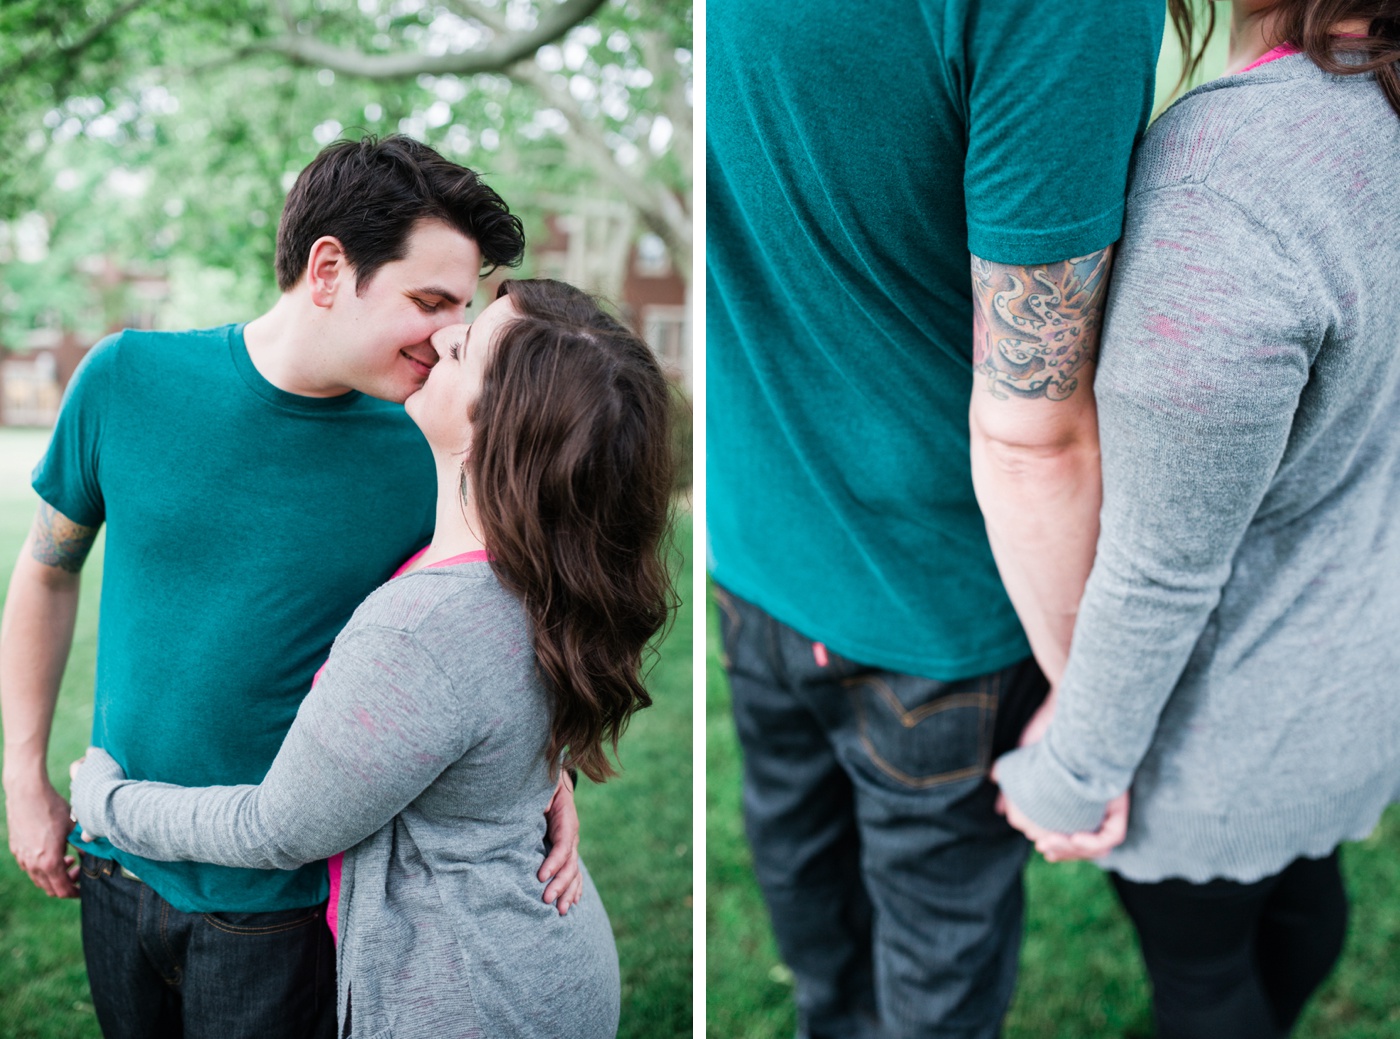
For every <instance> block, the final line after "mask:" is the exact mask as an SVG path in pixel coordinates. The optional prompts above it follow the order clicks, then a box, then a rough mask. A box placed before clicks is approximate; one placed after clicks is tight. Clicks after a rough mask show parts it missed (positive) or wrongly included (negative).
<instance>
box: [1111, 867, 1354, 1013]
mask: <svg viewBox="0 0 1400 1039" xmlns="http://www.w3.org/2000/svg"><path fill="white" fill-rule="evenodd" d="M1111 877H1112V880H1113V886H1114V888H1115V889H1117V891H1118V897H1119V899H1120V900H1121V901H1122V903H1123V907H1124V908H1125V909H1127V911H1128V915H1129V916H1130V917H1132V920H1133V923H1134V924H1135V925H1137V931H1138V939H1139V941H1140V942H1141V943H1142V958H1143V960H1144V961H1145V962H1146V964H1147V973H1148V975H1149V976H1150V977H1151V979H1152V993H1153V999H1152V1004H1153V1016H1154V1017H1155V1018H1156V1021H1157V1039H1219V1037H1222V1036H1228V1037H1230V1039H1281V1037H1283V1036H1286V1035H1287V1034H1288V1033H1289V1030H1290V1029H1292V1027H1293V1023H1294V1022H1295V1021H1296V1020H1297V1019H1298V1014H1299V1013H1300V1012H1301V1011H1302V1009H1303V1004H1304V1003H1306V1002H1307V1000H1308V997H1309V996H1311V995H1312V993H1313V992H1314V991H1315V990H1316V989H1317V987H1318V985H1320V984H1322V980H1323V979H1324V978H1325V977H1327V974H1328V972H1330V971H1331V970H1332V967H1333V966H1334V965H1335V964H1336V962H1337V958H1338V956H1340V955H1341V952H1342V943H1343V941H1344V940H1345V938H1346V928H1347V896H1346V890H1345V888H1344V887H1343V886H1342V875H1341V871H1340V870H1339V869H1338V864H1337V853H1336V852H1335V851H1333V852H1332V854H1331V855H1329V856H1327V858H1325V859H1296V860H1294V861H1293V863H1292V864H1291V865H1289V866H1288V867H1286V868H1285V869H1284V870H1283V872H1281V873H1277V874H1275V875H1274V876H1272V877H1265V878H1264V879H1263V880H1260V881H1256V882H1255V883H1253V884H1239V883H1235V882H1234V881H1230V880H1212V881H1210V882H1209V883H1206V884H1191V883H1188V882H1187V881H1184V880H1165V881H1162V882H1161V883H1157V884H1138V883H1135V882H1133V881H1130V880H1124V879H1123V878H1122V877H1120V876H1117V875H1116V874H1111Z"/></svg>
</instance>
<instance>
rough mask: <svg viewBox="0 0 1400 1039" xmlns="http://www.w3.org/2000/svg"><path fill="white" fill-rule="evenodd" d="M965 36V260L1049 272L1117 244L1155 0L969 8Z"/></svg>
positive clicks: (1159, 11) (1007, 0)
mask: <svg viewBox="0 0 1400 1039" xmlns="http://www.w3.org/2000/svg"><path fill="white" fill-rule="evenodd" d="M966 17H967V25H966V27H965V43H964V47H965V61H966V68H965V73H964V75H965V84H966V85H965V89H966V91H967V134H968V141H967V165H966V172H965V174H964V182H963V187H964V193H965V196H966V202H967V234H968V250H969V251H970V252H972V253H973V254H975V255H977V256H980V257H982V258H983V259H985V260H991V261H993V262H995V263H1008V264H1040V263H1052V262H1054V261H1057V260H1064V259H1068V258H1069V257H1072V256H1082V255H1085V254H1087V253H1091V252H1095V251H1097V250H1099V249H1102V248H1104V247H1106V246H1108V245H1111V244H1112V243H1114V242H1115V241H1117V240H1118V238H1119V236H1120V235H1121V234H1122V228H1123V201H1124V197H1125V195H1126V193H1127V183H1128V167H1129V162H1130V160H1131V157H1132V150H1133V146H1134V144H1135V142H1136V141H1137V139H1138V138H1139V137H1140V136H1141V134H1142V132H1143V130H1144V129H1145V128H1146V126H1147V120H1148V116H1149V115H1150V114H1151V110H1152V101H1153V95H1154V91H1155V85H1156V66H1157V55H1158V51H1159V50H1160V48H1161V43H1162V30H1163V25H1164V22H1165V11H1164V5H1163V4H1162V3H1161V0H1154V2H1146V0H1117V2H1115V3H1112V4H1101V5H1096V6H1095V8H1094V13H1093V15H1092V16H1088V15H1086V14H1085V11H1084V8H1083V7H1082V6H1081V5H1079V4H1047V3H1043V2H1039V0H1000V2H998V3H995V4H979V3H975V2H974V3H971V4H970V5H969V8H968V13H967V15H966Z"/></svg>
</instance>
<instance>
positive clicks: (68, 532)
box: [30, 502, 97, 574]
mask: <svg viewBox="0 0 1400 1039" xmlns="http://www.w3.org/2000/svg"><path fill="white" fill-rule="evenodd" d="M32 533H33V535H34V545H33V548H32V549H31V550H30V554H31V555H33V556H34V558H35V559H37V560H38V561H39V562H41V563H43V564H44V565H45V566H56V567H59V568H60V569H62V570H67V571H68V572H69V573H72V574H76V573H77V572H78V571H79V570H81V569H82V568H83V563H84V561H85V560H86V559H87V557H88V553H89V552H91V551H92V542H93V540H94V539H95V538H96V537H97V528H96V527H85V526H83V525H82V524H81V523H74V522H73V521H72V520H70V519H69V518H68V517H67V516H65V515H63V513H61V512H59V511H58V510H57V509H55V508H54V507H53V506H52V505H50V504H49V503H48V502H40V503H39V511H38V513H37V514H36V515H35V516H34V528H33V532H32Z"/></svg>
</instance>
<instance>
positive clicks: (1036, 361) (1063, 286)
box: [972, 246, 1113, 400]
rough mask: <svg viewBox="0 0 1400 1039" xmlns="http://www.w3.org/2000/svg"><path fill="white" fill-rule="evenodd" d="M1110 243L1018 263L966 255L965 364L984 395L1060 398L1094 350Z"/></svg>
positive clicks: (1076, 382)
mask: <svg viewBox="0 0 1400 1039" xmlns="http://www.w3.org/2000/svg"><path fill="white" fill-rule="evenodd" d="M1112 258H1113V247H1112V246H1109V247H1108V248H1107V249H1100V250H1099V251H1098V252H1096V253H1092V254H1090V255H1089V256H1079V257H1075V258H1074V259H1071V260H1063V261H1061V262H1059V263H1047V264H1036V265H1033V266H1029V267H1018V266H1015V265H1013V264H1005V263H992V262H991V261H990V260H984V259H982V258H981V257H978V256H974V257H973V258H972V333H973V334H972V365H973V369H974V370H975V371H976V372H977V373H978V374H979V375H982V376H985V377H986V380H987V389H988V390H989V391H990V392H991V394H992V396H994V397H998V398H1002V399H1005V398H1006V397H1008V396H1009V395H1010V394H1015V395H1016V396H1018V397H1044V398H1046V399H1049V400H1064V399H1065V398H1067V397H1069V396H1070V395H1071V394H1072V393H1074V391H1075V390H1076V389H1078V388H1079V373H1080V371H1081V369H1083V368H1084V366H1085V365H1087V364H1092V363H1093V361H1094V359H1095V357H1096V356H1097V354H1098V350H1099V330H1100V328H1101V327H1102V325H1103V305H1104V297H1105V296H1106V295H1107V293H1108V270H1109V267H1110V265H1111V263H1112Z"/></svg>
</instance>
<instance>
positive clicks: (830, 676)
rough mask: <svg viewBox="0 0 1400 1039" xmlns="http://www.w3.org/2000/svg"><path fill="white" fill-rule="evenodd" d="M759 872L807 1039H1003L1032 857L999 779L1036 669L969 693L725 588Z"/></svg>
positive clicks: (1029, 701) (983, 679) (748, 818)
mask: <svg viewBox="0 0 1400 1039" xmlns="http://www.w3.org/2000/svg"><path fill="white" fill-rule="evenodd" d="M716 597H717V599H718V602H719V605H720V613H721V618H722V620H721V627H722V630H723V637H724V648H725V655H726V660H725V668H726V670H727V671H728V672H729V679H730V685H731V688H732V691H733V700H734V718H735V722H736V724H737V726H738V731H739V739H740V742H741V744H742V747H743V752H744V822H745V828H746V830H747V833H748V838H749V843H750V845H751V847H752V848H753V856H754V870H755V873H756V874H757V877H758V883H759V886H760V887H761V888H762V890H763V894H764V897H765V899H766V900H767V902H768V908H769V912H770V913H771V915H772V920H773V930H774V933H775V935H776V937H777V941H778V947H779V949H780V950H781V952H782V955H783V958H784V960H786V962H787V964H788V966H789V967H790V968H791V969H792V971H793V974H794V976H795V978H796V983H797V1010H798V1034H799V1035H800V1036H803V1037H808V1039H865V1037H871V1039H874V1037H877V1036H878V1037H881V1039H916V1037H917V1039H926V1037H927V1039H932V1037H938V1039H954V1037H956V1039H993V1037H995V1036H997V1035H998V1034H999V1033H1000V1029H1001V1019H1002V1017H1003V1015H1004V1014H1005V1012H1006V1007H1007V1004H1008V1003H1009V1001H1010V999H1011V991H1012V988H1013V985H1014V983H1015V979H1016V960H1017V954H1018V952H1019V947H1020V935H1021V912H1022V904H1023V897H1022V892H1021V871H1022V868H1023V866H1024V865H1025V861H1026V858H1027V855H1028V853H1029V850H1030V845H1029V844H1028V843H1027V842H1026V841H1025V840H1024V839H1023V838H1022V837H1021V836H1020V835H1019V834H1018V833H1017V832H1016V831H1015V830H1013V829H1012V828H1011V827H1010V826H1009V825H1007V823H1006V822H1005V820H1003V819H1002V818H1001V817H1000V816H998V815H997V814H996V812H995V810H994V807H993V806H994V804H995V801H996V789H995V787H993V786H992V784H991V783H989V782H988V781H987V778H986V776H987V771H988V769H989V768H990V766H991V763H992V762H993V760H994V759H995V758H996V756H997V754H999V753H1000V752H1002V751H1003V750H1006V749H1009V748H1011V747H1013V746H1015V744H1016V741H1017V739H1018V737H1019V734H1020V731H1021V728H1022V727H1023V726H1024V724H1025V722H1026V721H1027V720H1028V719H1029V717H1030V715H1031V714H1032V713H1034V711H1035V708H1036V707H1038V706H1039V705H1040V703H1041V701H1042V700H1044V698H1045V693H1046V685H1045V679H1044V677H1043V676H1042V675H1041V674H1040V671H1039V669H1038V668H1037V667H1036V666H1035V663H1034V662H1033V661H1030V660H1026V661H1023V662H1021V663H1019V664H1017V665H1015V666H1013V667H1011V668H1008V669H1006V670H1005V671H1000V672H996V673H993V674H989V675H983V676H980V677H977V678H970V679H966V680H962V681H957V682H938V681H934V680H932V679H927V678H918V677H915V676H911V675H903V674H895V673H892V672H889V671H882V670H879V669H877V668H870V667H865V666H862V665H861V664H858V663H854V662H852V661H849V660H845V659H843V658H841V657H839V656H837V655H836V654H834V653H831V652H829V651H827V650H826V649H825V648H824V647H820V646H817V645H815V644H814V643H813V642H812V641H811V640H810V639H807V638H805V637H804V636H802V635H801V634H799V633H798V632H796V631H794V630H792V629H791V628H789V627H787V626H785V625H783V624H781V623H779V622H778V621H776V620H775V619H773V618H772V617H771V616H769V615H768V614H766V613H764V612H763V611H762V610H760V609H759V608H758V607H756V606H754V605H753V604H751V603H747V602H745V601H743V600H741V599H739V598H737V597H736V596H734V595H731V594H728V593H726V592H724V591H723V590H719V589H717V590H716Z"/></svg>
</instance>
